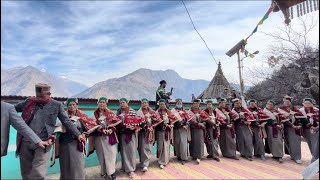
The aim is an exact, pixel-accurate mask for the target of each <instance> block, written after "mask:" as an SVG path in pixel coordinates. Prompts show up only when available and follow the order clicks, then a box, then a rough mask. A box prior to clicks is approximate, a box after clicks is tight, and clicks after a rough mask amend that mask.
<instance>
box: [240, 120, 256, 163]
mask: <svg viewBox="0 0 320 180" xmlns="http://www.w3.org/2000/svg"><path fill="white" fill-rule="evenodd" d="M236 141H237V146H238V150H239V152H240V154H241V155H243V156H245V157H252V155H253V143H252V132H251V130H250V126H248V125H237V126H236Z"/></svg>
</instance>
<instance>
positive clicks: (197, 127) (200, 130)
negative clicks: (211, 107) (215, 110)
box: [188, 99, 210, 164]
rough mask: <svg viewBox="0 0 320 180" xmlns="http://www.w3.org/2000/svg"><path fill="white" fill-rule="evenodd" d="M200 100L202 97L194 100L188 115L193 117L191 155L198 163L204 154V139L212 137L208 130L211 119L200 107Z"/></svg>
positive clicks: (191, 122) (191, 121)
mask: <svg viewBox="0 0 320 180" xmlns="http://www.w3.org/2000/svg"><path fill="white" fill-rule="evenodd" d="M200 101H201V100H200V99H195V100H193V104H192V107H191V108H190V109H189V111H188V115H189V116H190V117H191V118H192V119H191V120H190V124H191V126H190V128H191V143H190V146H189V149H190V155H191V157H192V159H193V160H196V162H197V163H198V164H200V160H201V158H202V156H203V155H204V141H205V139H206V140H207V139H208V138H210V136H209V135H208V132H207V130H206V121H207V120H209V116H208V115H207V113H206V112H204V111H203V110H202V109H200Z"/></svg>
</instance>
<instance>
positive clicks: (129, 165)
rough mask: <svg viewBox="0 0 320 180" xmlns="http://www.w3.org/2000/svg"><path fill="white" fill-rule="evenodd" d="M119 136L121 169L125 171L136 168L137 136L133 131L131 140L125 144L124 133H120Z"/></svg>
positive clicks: (131, 170)
mask: <svg viewBox="0 0 320 180" xmlns="http://www.w3.org/2000/svg"><path fill="white" fill-rule="evenodd" d="M119 136H120V139H119V143H120V154H121V162H122V169H123V170H124V171H125V172H127V173H128V172H133V171H135V170H136V150H137V144H138V143H137V137H136V135H135V134H134V133H133V134H132V139H131V141H130V142H129V143H128V144H127V143H126V142H125V134H120V135H119Z"/></svg>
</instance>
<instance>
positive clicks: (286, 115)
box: [278, 96, 304, 164]
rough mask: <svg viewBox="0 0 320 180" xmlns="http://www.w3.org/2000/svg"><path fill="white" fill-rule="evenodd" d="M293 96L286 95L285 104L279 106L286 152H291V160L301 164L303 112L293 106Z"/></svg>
mask: <svg viewBox="0 0 320 180" xmlns="http://www.w3.org/2000/svg"><path fill="white" fill-rule="evenodd" d="M291 101H292V97H290V96H285V97H284V98H283V106H281V107H279V108H278V111H279V113H280V114H281V117H280V119H281V121H285V122H284V143H285V153H286V154H290V157H291V160H294V161H295V162H296V163H297V164H301V163H302V161H301V136H302V124H301V120H300V118H303V117H304V116H303V114H302V113H301V112H300V111H299V109H298V108H296V107H292V104H291Z"/></svg>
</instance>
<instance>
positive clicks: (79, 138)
mask: <svg viewBox="0 0 320 180" xmlns="http://www.w3.org/2000/svg"><path fill="white" fill-rule="evenodd" d="M78 140H79V141H82V142H84V143H85V142H86V137H85V136H84V135H83V134H80V135H79V136H78Z"/></svg>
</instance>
